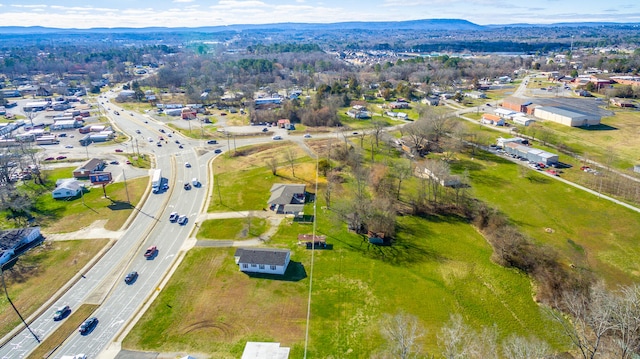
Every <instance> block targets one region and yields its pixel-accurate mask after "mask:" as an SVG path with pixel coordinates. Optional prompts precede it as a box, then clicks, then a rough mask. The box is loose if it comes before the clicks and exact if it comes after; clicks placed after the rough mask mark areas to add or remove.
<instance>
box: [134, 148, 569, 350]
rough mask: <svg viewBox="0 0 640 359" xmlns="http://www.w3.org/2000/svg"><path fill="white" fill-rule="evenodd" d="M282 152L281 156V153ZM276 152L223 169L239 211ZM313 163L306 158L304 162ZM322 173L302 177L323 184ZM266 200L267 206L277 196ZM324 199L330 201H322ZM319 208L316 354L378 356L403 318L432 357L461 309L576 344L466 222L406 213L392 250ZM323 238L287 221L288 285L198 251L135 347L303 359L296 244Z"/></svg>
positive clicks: (300, 257)
mask: <svg viewBox="0 0 640 359" xmlns="http://www.w3.org/2000/svg"><path fill="white" fill-rule="evenodd" d="M282 146H286V145H279V147H278V148H276V149H275V151H276V152H281V151H282V150H283V148H282ZM273 150H274V149H266V150H265V151H263V152H257V153H254V154H251V155H246V156H243V157H240V158H234V159H228V158H226V159H223V160H222V161H221V162H220V163H217V164H215V165H217V166H220V169H223V168H224V169H226V170H227V171H226V172H223V173H224V174H225V175H227V176H229V178H230V179H229V180H232V181H233V182H234V183H239V184H243V185H242V186H240V185H237V186H231V185H230V184H229V182H227V184H226V185H223V186H222V188H223V189H226V190H225V191H224V193H225V195H224V197H223V202H225V200H228V199H230V198H232V197H233V198H236V197H237V198H240V199H242V201H236V202H237V203H240V204H239V206H241V207H245V208H243V209H250V208H247V207H250V205H249V203H255V202H256V201H258V199H257V198H258V197H255V198H254V199H253V201H249V200H248V199H249V194H243V195H241V194H240V193H242V192H245V188H246V185H245V184H246V183H251V184H252V186H251V187H252V190H253V189H255V188H256V187H259V188H262V187H264V188H262V190H266V191H267V192H268V188H269V186H270V184H271V183H272V180H273V178H271V176H269V175H270V172H269V170H267V169H266V168H265V167H263V164H262V160H263V159H261V156H268V155H269V154H268V153H266V154H265V152H269V151H273ZM272 154H273V153H272ZM307 163H308V162H305V160H304V159H300V162H299V165H300V166H303V165H305V164H307ZM283 169H284V168H283ZM298 173H299V172H298V171H296V174H298ZM311 173H313V172H312V171H309V172H308V173H306V174H302V173H300V174H299V175H298V177H299V178H303V181H305V182H311V181H312V179H313V176H312V175H311ZM221 177H222V175H221ZM263 182H265V183H263ZM252 192H253V191H252ZM255 192H258V190H256V191H255ZM234 196H235V197H234ZM256 196H260V201H264V200H266V198H267V197H268V194H258V195H256ZM337 196H339V194H338V193H335V194H334V197H337ZM262 197H264V198H262ZM318 198H319V200H320V201H321V202H322V196H318ZM213 199H214V200H215V190H214V198H213ZM259 203H263V202H259ZM213 207H214V209H215V206H213ZM318 208H319V211H320V212H319V213H318V226H317V228H318V232H319V234H324V235H326V236H327V243H329V245H330V247H331V249H329V250H319V251H316V252H315V262H314V263H315V265H314V274H313V275H314V283H313V288H314V292H313V295H312V307H311V311H312V312H311V322H310V347H309V348H310V352H309V354H310V357H312V358H327V357H340V358H368V357H371V356H372V355H375V354H376V353H377V352H378V351H379V350H380V349H381V347H382V346H383V344H384V343H383V341H382V339H381V336H380V333H379V325H378V323H379V320H380V318H381V316H382V315H383V314H385V313H388V314H395V313H396V312H398V311H400V310H403V311H405V312H408V313H410V314H413V315H416V316H418V317H419V318H420V321H421V324H422V325H423V326H424V327H425V328H426V329H427V335H426V336H425V337H424V338H423V340H422V344H423V345H424V348H425V349H426V350H427V351H429V352H430V353H435V354H437V353H439V351H438V350H439V349H438V347H437V335H438V333H439V330H440V328H441V327H442V326H443V325H444V324H445V323H446V322H447V320H448V318H449V315H450V314H451V313H459V314H461V315H462V316H463V317H464V319H465V321H466V322H467V323H468V324H469V325H471V326H472V327H473V328H475V329H479V328H480V327H482V326H491V325H493V324H495V325H496V326H497V328H498V330H499V333H500V338H505V337H506V336H508V335H509V334H511V333H517V334H519V335H521V336H525V337H528V336H530V335H533V336H536V337H538V338H540V339H542V340H545V341H547V342H548V343H550V344H551V345H552V346H553V347H554V348H566V346H567V343H566V342H564V341H563V339H562V338H561V337H560V336H559V335H558V334H557V329H558V327H557V325H556V324H555V323H554V322H552V321H550V320H549V318H547V317H546V315H545V314H544V311H543V310H542V309H540V307H538V305H537V304H536V303H535V302H534V301H533V299H532V287H531V284H530V280H529V278H528V277H527V276H525V275H523V274H521V273H520V272H518V271H515V270H512V269H506V268H503V267H500V266H498V265H496V264H494V263H492V262H491V261H490V257H491V253H492V249H491V247H490V246H489V245H488V244H487V243H486V241H485V239H484V238H482V236H481V235H479V234H478V232H477V231H476V230H475V229H474V228H473V227H471V226H470V225H469V224H468V223H466V222H465V221H462V220H460V219H458V218H456V217H429V218H418V217H411V216H406V217H398V233H397V236H396V242H395V243H394V244H393V245H392V246H389V247H380V246H373V245H368V244H367V242H365V241H363V239H362V237H361V236H359V235H355V234H353V233H350V232H347V231H346V228H345V227H346V226H345V225H344V224H343V223H337V222H335V221H334V220H332V217H333V216H332V214H331V213H330V212H325V210H322V209H321V208H322V203H319V204H318ZM220 210H222V208H220ZM227 210H228V209H227ZM311 231H312V227H311V226H310V225H308V224H299V223H292V222H291V221H290V220H286V221H285V222H284V223H283V224H282V225H281V226H280V228H279V229H278V232H277V233H276V235H275V236H274V237H273V238H272V240H271V241H270V243H269V245H270V246H272V247H279V248H289V249H291V250H292V262H291V264H290V266H289V270H288V272H287V273H286V275H285V277H284V278H283V279H280V280H278V279H273V278H271V279H268V278H257V277H249V276H247V275H245V274H243V273H241V272H239V271H238V268H237V266H236V265H235V263H234V261H233V253H234V250H235V249H232V248H195V249H193V250H191V251H189V253H187V255H186V258H185V260H184V262H183V263H182V265H181V266H180V268H179V269H178V270H177V272H176V273H175V274H174V276H173V277H172V278H171V280H170V282H169V284H168V285H167V287H166V288H165V289H164V290H163V291H162V293H160V296H159V297H158V298H157V299H156V301H155V302H154V303H153V304H152V306H151V308H150V309H149V311H147V313H145V315H144V316H143V318H142V319H141V321H140V322H139V323H138V324H137V325H136V327H135V328H134V329H133V331H132V332H131V333H130V334H129V335H128V337H127V338H126V339H125V341H124V342H123V347H124V348H127V349H139V350H157V351H168V352H172V351H197V352H205V353H209V354H210V355H211V356H212V357H216V358H235V357H239V356H240V354H241V352H242V349H243V347H244V344H245V342H246V341H248V340H251V341H276V342H280V343H281V344H282V345H283V346H288V347H291V348H292V352H291V356H292V357H296V358H297V357H302V354H303V344H304V335H305V334H304V333H305V321H306V319H305V318H306V299H307V293H308V292H307V291H308V285H309V275H310V270H311V252H310V251H308V250H306V249H303V248H301V247H299V246H297V244H296V242H297V235H298V234H308V233H311ZM182 298H190V300H188V301H185V300H182ZM211 298H215V300H211ZM273 323H277V325H273Z"/></svg>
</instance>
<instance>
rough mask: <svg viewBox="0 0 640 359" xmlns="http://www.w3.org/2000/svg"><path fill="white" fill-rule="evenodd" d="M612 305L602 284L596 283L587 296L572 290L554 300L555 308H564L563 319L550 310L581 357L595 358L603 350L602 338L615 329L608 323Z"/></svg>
mask: <svg viewBox="0 0 640 359" xmlns="http://www.w3.org/2000/svg"><path fill="white" fill-rule="evenodd" d="M611 304H612V298H611V295H610V294H609V293H608V292H607V291H606V289H604V286H603V285H602V284H597V285H594V286H593V287H592V288H591V290H590V291H589V293H588V295H587V294H585V293H582V292H578V291H573V292H569V293H565V294H564V295H563V297H562V298H561V300H560V302H558V303H556V307H557V308H562V309H564V310H565V311H566V312H567V314H569V315H570V318H565V317H564V316H563V315H562V314H561V313H560V312H558V311H550V313H551V315H552V317H553V318H554V319H555V320H556V321H557V322H558V323H560V324H561V326H562V329H563V333H564V334H565V335H566V336H567V337H568V338H569V340H571V342H572V344H573V345H574V346H575V347H576V349H577V350H578V351H579V353H580V355H581V357H582V358H583V359H594V358H596V357H597V356H598V355H599V354H600V352H601V351H602V345H603V342H604V340H605V337H606V336H607V335H608V334H611V332H612V331H613V329H614V328H615V326H614V325H613V323H612V322H611V317H612V315H613V306H612V305H611Z"/></svg>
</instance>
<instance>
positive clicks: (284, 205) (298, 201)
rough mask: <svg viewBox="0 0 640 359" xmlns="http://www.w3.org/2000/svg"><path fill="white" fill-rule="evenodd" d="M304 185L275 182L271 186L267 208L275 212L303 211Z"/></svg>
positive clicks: (296, 212) (294, 212) (293, 212)
mask: <svg viewBox="0 0 640 359" xmlns="http://www.w3.org/2000/svg"><path fill="white" fill-rule="evenodd" d="M305 187H306V186H305V185H303V184H283V183H276V184H274V185H273V186H271V190H270V191H271V196H270V197H269V200H268V201H267V203H268V204H269V209H270V210H272V211H275V212H277V213H284V214H299V213H302V212H303V211H304V202H305V196H306V191H305Z"/></svg>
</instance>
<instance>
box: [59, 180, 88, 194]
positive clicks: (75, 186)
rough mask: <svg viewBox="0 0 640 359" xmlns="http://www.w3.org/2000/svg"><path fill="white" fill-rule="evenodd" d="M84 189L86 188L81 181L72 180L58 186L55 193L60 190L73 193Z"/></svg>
mask: <svg viewBox="0 0 640 359" xmlns="http://www.w3.org/2000/svg"><path fill="white" fill-rule="evenodd" d="M82 187H84V185H83V184H82V183H80V181H77V180H75V179H70V180H66V181H63V182H61V183H60V184H58V186H57V187H56V189H54V191H57V190H59V189H68V190H71V191H78V190H80V188H82Z"/></svg>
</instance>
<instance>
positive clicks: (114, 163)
mask: <svg viewBox="0 0 640 359" xmlns="http://www.w3.org/2000/svg"><path fill="white" fill-rule="evenodd" d="M109 164H110V165H119V164H120V162H118V161H111V162H109Z"/></svg>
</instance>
